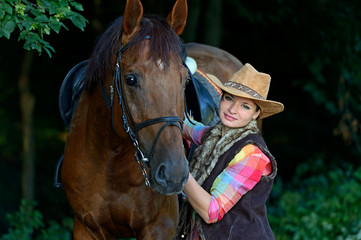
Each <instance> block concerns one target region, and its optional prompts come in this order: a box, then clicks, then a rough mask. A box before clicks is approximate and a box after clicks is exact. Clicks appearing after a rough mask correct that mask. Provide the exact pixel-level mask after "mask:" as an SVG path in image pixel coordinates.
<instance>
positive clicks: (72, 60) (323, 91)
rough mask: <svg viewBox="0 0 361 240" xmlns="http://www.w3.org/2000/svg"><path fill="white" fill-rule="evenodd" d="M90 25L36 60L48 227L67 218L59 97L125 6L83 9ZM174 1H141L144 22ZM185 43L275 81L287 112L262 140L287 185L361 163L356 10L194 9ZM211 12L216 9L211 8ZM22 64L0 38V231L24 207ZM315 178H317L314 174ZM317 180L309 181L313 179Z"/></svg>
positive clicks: (300, 6) (39, 193)
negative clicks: (302, 169)
mask: <svg viewBox="0 0 361 240" xmlns="http://www.w3.org/2000/svg"><path fill="white" fill-rule="evenodd" d="M79 2H80V3H82V4H83V7H84V12H82V15H83V16H84V17H85V18H86V19H88V20H89V24H88V25H87V27H86V28H85V31H84V32H82V31H80V30H79V29H77V28H76V27H74V26H72V25H71V23H70V22H68V23H65V24H66V25H67V27H68V28H69V31H66V30H65V29H62V30H61V31H60V33H59V34H58V35H56V34H55V33H52V34H51V35H50V36H48V37H47V39H46V40H47V41H49V42H50V44H51V45H52V46H53V47H54V48H55V51H56V52H55V53H54V54H53V56H52V58H49V57H48V56H47V55H46V54H45V53H44V54H43V55H41V56H38V54H37V53H35V52H34V53H33V55H32V64H31V70H30V75H29V76H30V88H31V92H32V94H33V95H34V96H35V99H36V105H35V112H34V127H35V149H36V152H35V160H36V182H35V200H36V201H37V202H38V208H39V209H40V210H41V211H42V213H43V214H44V217H45V218H47V219H55V220H58V219H61V218H63V217H65V216H71V210H70V208H69V206H68V205H67V202H66V199H65V196H64V193H63V191H62V190H60V189H56V188H54V187H53V186H52V183H53V174H54V171H55V165H56V163H57V161H58V158H59V157H60V156H61V155H62V151H63V148H64V140H65V137H66V128H65V126H64V124H63V122H62V120H61V117H60V114H59V109H58V92H59V89H60V86H61V83H62V80H63V79H64V77H65V75H66V74H67V72H68V71H69V70H70V69H71V68H72V67H73V66H74V65H76V64H77V63H79V62H81V61H83V60H85V59H87V58H89V56H90V54H91V51H92V49H93V46H94V44H95V42H96V39H97V37H98V36H99V35H100V34H101V33H102V32H103V31H104V29H105V28H106V27H107V25H108V24H110V23H111V22H112V21H113V20H115V18H117V17H118V16H120V15H122V13H123V10H124V5H125V0H118V1H114V0H107V1H104V0H103V1H102V0H94V1H79ZM174 2H175V1H169V0H162V1H161V0H157V1H156V0H144V1H143V6H144V11H145V13H150V14H156V15H159V16H163V17H166V16H167V15H168V13H169V12H170V11H171V9H172V6H173V4H174ZM188 2H189V3H188V7H189V18H188V22H187V27H186V29H185V31H184V33H183V34H182V35H181V37H182V38H183V40H184V42H199V43H206V44H210V45H214V46H218V47H220V48H222V49H224V50H226V51H228V52H230V53H231V54H233V55H234V56H236V57H237V58H238V59H239V60H240V61H241V62H242V63H251V64H252V65H253V66H254V67H255V68H256V69H257V70H259V71H261V72H265V73H269V74H270V75H271V77H272V84H271V89H270V93H269V96H268V98H269V99H272V100H276V101H280V102H282V103H284V105H285V110H284V112H283V113H281V114H277V115H275V116H273V117H271V118H269V119H266V120H264V121H263V134H264V136H265V140H266V142H267V143H268V146H269V148H270V150H271V152H272V153H273V155H274V156H275V157H276V159H277V161H278V167H279V174H278V178H279V179H281V180H282V181H283V182H285V183H287V182H288V181H291V180H292V179H293V176H294V175H295V173H296V169H297V166H298V165H300V164H307V165H309V166H310V168H311V169H315V168H317V171H318V173H322V172H327V171H328V170H329V169H334V168H343V166H344V163H350V164H352V165H354V166H358V165H359V164H360V155H361V153H360V152H361V150H360V149H361V148H360V143H359V139H360V123H359V121H360V119H361V114H360V113H361V109H360V108H361V107H360V102H361V98H360V96H361V94H360V90H361V73H360V67H361V55H360V51H361V38H360V37H361V34H360V30H361V28H360V21H361V18H360V14H361V2H360V1H341V0H339V1H325V0H303V1H297V0H284V1H282V0H267V1H248V0H218V1H216V0H212V1H202V0H189V1H188ZM212 4H213V5H212ZM24 55H25V50H23V48H22V43H21V42H18V41H17V35H16V34H14V35H12V37H11V39H10V40H7V39H0V176H1V182H0V231H1V232H3V231H5V230H6V228H5V225H2V224H1V223H4V222H5V219H4V214H5V213H7V212H12V211H15V210H16V209H17V207H18V205H19V203H20V199H21V198H22V192H21V183H20V179H21V168H22V165H21V158H22V137H21V136H22V133H21V124H22V123H21V114H20V103H19V93H18V86H17V84H18V80H19V72H20V69H21V64H22V62H23V58H24ZM315 171H316V170H315ZM313 173H314V172H312V171H311V172H309V173H306V174H305V175H312V174H313Z"/></svg>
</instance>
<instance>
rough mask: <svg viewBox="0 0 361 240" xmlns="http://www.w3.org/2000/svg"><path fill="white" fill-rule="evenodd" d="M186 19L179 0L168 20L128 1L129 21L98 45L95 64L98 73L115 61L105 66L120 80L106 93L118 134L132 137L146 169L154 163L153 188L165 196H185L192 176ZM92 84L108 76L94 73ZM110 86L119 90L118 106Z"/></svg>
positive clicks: (111, 78) (111, 30)
mask: <svg viewBox="0 0 361 240" xmlns="http://www.w3.org/2000/svg"><path fill="white" fill-rule="evenodd" d="M186 18H187V3H186V0H177V2H176V4H175V5H174V7H173V10H172V12H171V13H170V14H169V15H168V17H167V19H166V20H163V19H160V18H158V17H155V16H149V17H143V7H142V4H141V3H140V1H139V0H127V3H126V7H125V12H124V15H123V18H119V19H118V20H117V21H116V22H118V24H116V22H115V23H114V24H113V25H112V26H110V28H109V29H108V30H107V31H106V32H105V33H104V34H103V36H102V38H103V39H112V40H108V42H103V43H100V44H99V43H98V47H97V50H95V54H93V60H91V61H90V63H89V68H92V65H95V64H98V63H96V61H97V60H98V59H99V58H104V59H109V63H107V62H104V63H103V67H104V68H105V69H106V68H107V67H108V66H107V65H111V66H113V67H112V68H111V69H109V70H110V71H109V72H114V74H113V75H112V74H107V73H106V74H105V79H104V80H103V83H102V85H103V87H102V91H103V92H104V93H103V95H104V94H105V95H106V96H108V97H109V106H110V104H112V115H113V116H112V121H113V123H114V130H115V131H116V132H117V133H118V135H120V136H126V137H127V139H129V137H130V139H131V141H132V143H133V145H134V148H132V149H129V151H135V152H136V155H137V158H138V160H139V163H140V165H141V166H142V165H143V164H144V161H142V160H145V161H146V159H145V158H143V155H144V157H146V158H148V159H149V162H147V163H146V164H148V166H149V169H150V172H149V175H150V177H149V179H150V182H151V184H152V186H153V188H154V189H155V190H156V191H158V192H160V193H162V194H175V193H179V192H181V191H182V189H183V186H184V183H185V182H186V180H187V178H188V172H189V169H188V162H187V160H186V158H185V154H184V149H183V139H182V119H183V115H184V86H185V81H186V78H187V77H188V71H187V68H186V67H184V65H183V63H182V54H183V51H182V49H183V48H182V44H181V40H180V38H179V36H178V35H179V34H180V33H181V32H182V31H183V29H184V27H185V22H186ZM119 23H121V24H120V25H121V27H119ZM116 32H117V33H118V35H116ZM119 33H121V34H119ZM100 41H102V40H101V39H100ZM111 43H113V44H114V45H116V46H117V47H114V48H113V49H111V51H108V53H104V51H102V49H103V48H106V45H107V44H111ZM109 52H112V54H113V55H111V53H109ZM94 56H95V57H94ZM102 74H103V75H102ZM90 78H104V73H102V72H101V71H99V72H97V70H94V71H93V73H92V77H90ZM106 79H108V80H106ZM88 84H89V83H88ZM109 85H111V88H112V87H113V88H114V100H111V95H112V93H111V90H110V91H109V90H108V87H109ZM108 97H105V98H108ZM111 102H113V103H111ZM128 127H129V128H128ZM128 130H129V131H128ZM128 135H129V136H128ZM143 174H144V175H146V173H143ZM145 177H146V176H145Z"/></svg>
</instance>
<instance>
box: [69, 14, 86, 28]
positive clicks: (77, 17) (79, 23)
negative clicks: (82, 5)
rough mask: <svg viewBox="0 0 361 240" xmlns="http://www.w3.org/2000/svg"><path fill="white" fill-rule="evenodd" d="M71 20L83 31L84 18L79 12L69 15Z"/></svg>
mask: <svg viewBox="0 0 361 240" xmlns="http://www.w3.org/2000/svg"><path fill="white" fill-rule="evenodd" d="M71 21H72V22H73V24H74V25H75V26H76V27H78V28H79V29H81V30H82V31H84V27H85V26H86V20H85V18H84V17H83V16H81V15H80V14H77V13H75V14H74V15H73V16H72V17H71Z"/></svg>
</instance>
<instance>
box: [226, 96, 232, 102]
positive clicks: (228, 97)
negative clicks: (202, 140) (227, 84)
mask: <svg viewBox="0 0 361 240" xmlns="http://www.w3.org/2000/svg"><path fill="white" fill-rule="evenodd" d="M224 98H225V99H226V100H227V101H232V97H231V96H228V95H226V96H224Z"/></svg>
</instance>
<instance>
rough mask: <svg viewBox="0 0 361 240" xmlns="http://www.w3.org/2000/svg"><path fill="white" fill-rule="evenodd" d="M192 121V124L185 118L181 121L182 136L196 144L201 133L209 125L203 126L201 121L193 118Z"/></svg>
mask: <svg viewBox="0 0 361 240" xmlns="http://www.w3.org/2000/svg"><path fill="white" fill-rule="evenodd" d="M192 122H193V123H194V124H193V123H191V122H189V120H188V119H187V118H186V119H185V120H184V121H183V137H184V138H185V139H186V140H188V141H191V142H193V143H194V144H196V145H197V146H198V145H199V144H200V142H201V138H202V136H203V133H204V132H205V131H206V130H207V129H208V128H209V126H204V125H203V124H202V123H200V122H197V121H195V120H193V119H192Z"/></svg>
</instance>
